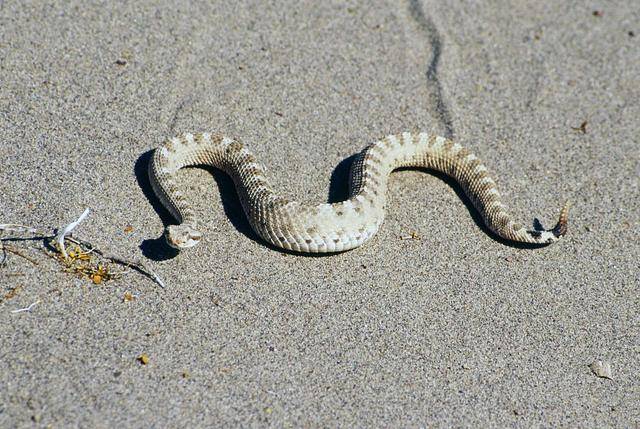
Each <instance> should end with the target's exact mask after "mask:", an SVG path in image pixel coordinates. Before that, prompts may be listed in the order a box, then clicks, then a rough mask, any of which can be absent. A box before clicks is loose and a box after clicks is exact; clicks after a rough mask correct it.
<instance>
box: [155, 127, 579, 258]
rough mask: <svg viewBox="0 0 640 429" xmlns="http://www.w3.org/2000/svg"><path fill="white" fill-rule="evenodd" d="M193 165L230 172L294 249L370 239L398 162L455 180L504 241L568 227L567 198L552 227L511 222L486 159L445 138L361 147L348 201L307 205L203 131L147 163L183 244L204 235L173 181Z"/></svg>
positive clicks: (176, 243) (252, 216)
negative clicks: (290, 197)
mask: <svg viewBox="0 0 640 429" xmlns="http://www.w3.org/2000/svg"><path fill="white" fill-rule="evenodd" d="M192 165H210V166H213V167H216V168H218V169H220V170H223V171H224V172H226V173H227V174H229V176H231V178H232V179H233V181H234V183H235V186H236V189H237V192H238V194H239V196H240V201H241V203H242V207H243V208H244V212H245V213H246V215H247V218H248V220H249V223H250V224H251V227H252V228H253V229H254V230H255V232H256V233H257V234H258V235H259V236H260V237H262V238H263V239H264V240H266V241H268V242H269V243H271V244H273V245H275V246H277V247H282V248H284V249H288V250H293V251H297V252H312V253H317V252H321V253H322V252H340V251H344V250H349V249H353V248H354V247H358V246H360V245H362V244H363V243H365V242H366V241H368V240H369V239H370V238H371V237H373V236H374V235H375V233H376V232H377V231H378V229H379V228H380V225H381V224H382V221H383V219H384V215H385V202H386V193H387V182H388V179H389V175H390V174H391V172H392V171H393V170H394V169H396V168H400V167H422V168H429V169H433V170H436V171H440V172H442V173H444V174H447V175H448V176H450V177H452V178H453V179H455V180H456V181H457V182H458V183H459V184H460V185H461V186H462V188H463V189H464V191H465V193H466V195H467V196H468V197H469V198H470V200H471V201H472V202H473V205H474V206H475V207H476V209H477V210H478V212H479V213H480V215H481V216H482V219H483V220H484V222H485V224H486V225H487V227H488V228H489V229H490V230H491V231H493V232H494V233H495V234H496V235H498V236H500V237H502V238H504V239H507V240H511V241H515V242H522V243H538V244H548V243H552V242H554V241H556V240H558V239H559V238H560V237H562V236H563V235H564V234H565V233H566V231H567V216H568V211H569V207H568V204H565V206H564V207H563V208H562V210H561V212H560V219H559V221H558V223H557V225H556V226H555V227H554V228H553V229H550V230H543V229H535V228H534V230H527V229H526V228H524V227H523V226H521V225H520V224H518V223H516V222H514V221H513V220H512V219H511V216H510V215H509V213H508V212H507V209H506V206H505V205H504V204H503V203H502V201H501V197H500V193H499V192H498V190H497V188H496V183H495V181H494V180H493V179H492V177H491V176H490V175H489V172H488V171H487V168H486V167H485V166H484V165H483V164H482V162H481V161H480V160H479V159H478V158H477V157H476V156H475V155H473V154H472V153H471V152H469V151H468V150H467V149H465V148H463V147H462V146H460V145H459V144H457V143H453V142H452V141H451V140H448V139H445V138H443V137H438V136H433V135H429V134H427V133H419V134H411V133H402V134H399V135H391V136H388V137H386V138H384V139H382V140H380V141H377V142H376V143H373V144H371V145H369V146H367V147H366V148H365V149H364V150H363V151H362V152H360V153H359V154H358V155H357V157H356V160H355V161H354V163H353V165H352V167H351V174H350V183H349V186H350V192H349V199H347V200H345V201H342V202H339V203H334V204H328V203H325V204H316V205H305V204H301V203H298V202H296V201H289V200H288V199H286V198H284V197H283V196H281V195H279V194H278V193H276V192H275V191H274V190H273V188H272V187H271V186H270V184H269V180H268V179H267V177H266V175H265V170H264V168H263V167H262V165H261V164H259V163H258V162H257V161H256V159H255V157H254V156H253V154H252V153H251V152H250V151H249V150H248V149H247V148H246V147H245V146H244V145H243V144H242V143H240V142H238V141H236V140H233V139H230V138H227V137H223V136H219V135H212V134H208V133H202V134H195V135H193V134H183V135H181V136H179V137H174V138H172V139H169V140H168V141H167V142H166V143H165V144H164V145H163V146H161V147H160V148H158V149H156V150H155V152H154V154H153V158H152V160H151V163H150V164H149V177H150V180H151V184H152V187H153V189H154V191H155V193H156V194H157V195H158V197H159V198H160V201H161V202H162V203H163V204H164V206H166V207H167V209H168V210H169V211H170V212H171V214H172V215H173V216H174V217H175V218H176V219H177V220H178V222H179V225H169V226H167V227H166V229H165V237H166V239H167V242H168V243H169V245H171V246H172V247H175V248H178V249H182V248H187V247H191V246H194V245H196V244H197V243H198V242H199V241H200V239H201V238H202V234H201V233H200V232H199V229H198V220H197V218H196V215H195V213H194V211H193V209H192V208H191V207H190V206H189V204H188V203H187V201H186V200H185V198H184V196H183V195H182V193H181V192H180V190H178V188H177V186H176V181H175V173H176V172H177V171H178V170H179V169H180V168H182V167H186V166H192Z"/></svg>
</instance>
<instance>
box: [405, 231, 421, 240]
mask: <svg viewBox="0 0 640 429" xmlns="http://www.w3.org/2000/svg"><path fill="white" fill-rule="evenodd" d="M421 239H422V237H420V235H419V234H418V233H417V232H415V231H411V233H410V234H407V235H401V236H400V240H421Z"/></svg>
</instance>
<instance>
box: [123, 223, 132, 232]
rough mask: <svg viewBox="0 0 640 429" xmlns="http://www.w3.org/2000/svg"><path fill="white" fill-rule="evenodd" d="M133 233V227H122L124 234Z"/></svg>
mask: <svg viewBox="0 0 640 429" xmlns="http://www.w3.org/2000/svg"><path fill="white" fill-rule="evenodd" d="M132 231H133V227H132V226H131V225H127V226H125V227H124V232H126V233H130V232H132Z"/></svg>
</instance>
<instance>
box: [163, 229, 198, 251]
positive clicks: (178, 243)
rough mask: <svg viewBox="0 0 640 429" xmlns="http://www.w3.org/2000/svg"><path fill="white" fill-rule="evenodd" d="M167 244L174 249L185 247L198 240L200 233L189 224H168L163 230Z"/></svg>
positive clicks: (193, 244)
mask: <svg viewBox="0 0 640 429" xmlns="http://www.w3.org/2000/svg"><path fill="white" fill-rule="evenodd" d="M164 237H165V239H166V240H167V244H168V245H169V246H171V247H173V248H175V249H186V248H187V247H193V246H195V245H196V244H198V243H199V242H200V239H201V238H202V233H201V232H200V231H197V230H196V229H195V228H193V227H192V226H190V225H169V226H167V227H166V229H165V230H164Z"/></svg>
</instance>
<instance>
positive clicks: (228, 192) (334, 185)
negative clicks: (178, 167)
mask: <svg viewBox="0 0 640 429" xmlns="http://www.w3.org/2000/svg"><path fill="white" fill-rule="evenodd" d="M152 154H153V150H150V151H148V152H145V153H144V154H142V155H141V156H140V157H139V158H138V160H137V161H136V164H135V167H134V170H135V175H136V179H137V181H138V185H139V186H140V188H141V189H142V191H143V193H144V195H145V197H146V198H147V200H149V202H150V203H151V206H152V207H153V209H154V210H155V211H156V213H157V214H158V216H159V217H160V219H161V220H162V223H163V226H167V225H170V224H173V223H175V220H174V219H173V216H171V214H170V213H169V211H168V210H167V209H166V208H165V207H164V206H163V205H162V203H161V202H160V200H159V199H158V198H157V197H156V195H155V193H154V191H153V188H152V187H151V182H150V181H149V176H148V172H147V169H148V166H149V162H150V161H151V156H152ZM356 156H357V154H354V155H352V156H350V157H348V158H345V159H344V160H342V161H341V162H340V163H339V164H338V165H337V166H336V168H335V169H334V170H333V172H332V173H331V179H330V183H329V193H328V201H329V202H330V203H335V202H339V201H344V200H346V199H347V198H348V197H349V188H348V185H347V184H348V183H349V174H350V170H351V165H352V164H353V162H354V160H355V158H356ZM190 168H191V167H190ZM193 168H203V169H205V170H206V171H208V172H210V173H211V175H212V176H213V178H214V180H215V182H216V185H217V186H218V189H219V190H220V199H221V201H222V206H223V209H224V212H225V215H226V216H227V218H228V219H229V220H230V222H231V224H232V225H233V226H234V228H236V230H237V231H239V232H240V233H241V234H243V235H244V236H245V237H247V238H249V239H250V240H253V241H254V242H256V243H259V244H260V245H263V246H267V247H269V248H270V249H273V250H276V251H278V252H283V253H289V254H293V255H298V256H306V257H326V256H331V255H333V254H335V253H340V252H335V253H299V252H294V251H290V250H285V249H281V248H279V247H276V246H274V245H272V244H271V243H268V242H266V241H264V240H263V239H262V238H261V237H260V236H259V235H258V234H256V233H255V232H254V231H253V229H252V228H251V225H250V224H249V221H248V220H247V217H246V215H245V213H244V211H243V209H242V205H241V204H240V198H239V197H238V193H237V192H236V189H235V185H234V183H233V181H232V180H231V178H230V177H229V176H228V175H227V174H226V173H224V172H222V171H221V170H218V169H216V168H213V167H210V166H196V167H193ZM405 170H412V171H415V170H418V171H422V172H424V173H428V174H431V175H433V176H435V177H437V178H439V179H440V180H442V181H443V182H445V183H446V184H447V185H449V187H451V189H453V191H454V192H455V193H456V195H457V196H458V198H459V199H460V200H461V201H462V202H463V204H464V205H465V207H466V208H467V211H468V212H469V215H470V216H471V218H472V219H473V221H474V222H475V224H476V225H477V226H478V228H480V229H481V230H482V231H483V232H484V233H486V234H487V235H488V236H490V237H491V238H493V239H494V240H495V241H497V242H499V243H501V244H503V245H505V246H509V247H512V248H517V249H537V248H541V247H545V246H546V244H529V243H518V242H512V241H509V240H506V239H504V238H502V237H499V236H498V235H496V234H495V233H494V232H493V231H491V230H490V229H489V228H488V227H487V226H486V225H485V223H484V221H483V220H482V217H481V216H480V213H479V212H478V211H477V210H476V208H475V207H474V205H473V203H472V202H471V200H470V199H469V198H468V197H467V195H466V194H465V192H464V190H463V189H462V187H461V186H460V185H459V184H458V182H456V181H455V180H454V179H452V178H451V177H449V176H447V175H446V174H444V173H441V172H439V171H435V170H431V169H426V168H413V167H407V168H400V169H398V170H396V171H405ZM533 223H534V229H539V228H540V227H541V225H540V222H539V221H538V219H534V221H533ZM163 229H164V228H163ZM140 249H141V250H142V253H143V254H144V256H145V257H147V258H149V259H152V260H156V261H161V260H167V259H171V258H174V257H176V256H177V255H178V253H179V251H178V250H176V249H174V248H172V247H170V246H169V245H167V244H166V242H165V239H164V236H163V235H162V234H161V235H160V237H158V238H155V239H147V240H144V241H143V242H142V244H141V245H140Z"/></svg>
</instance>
